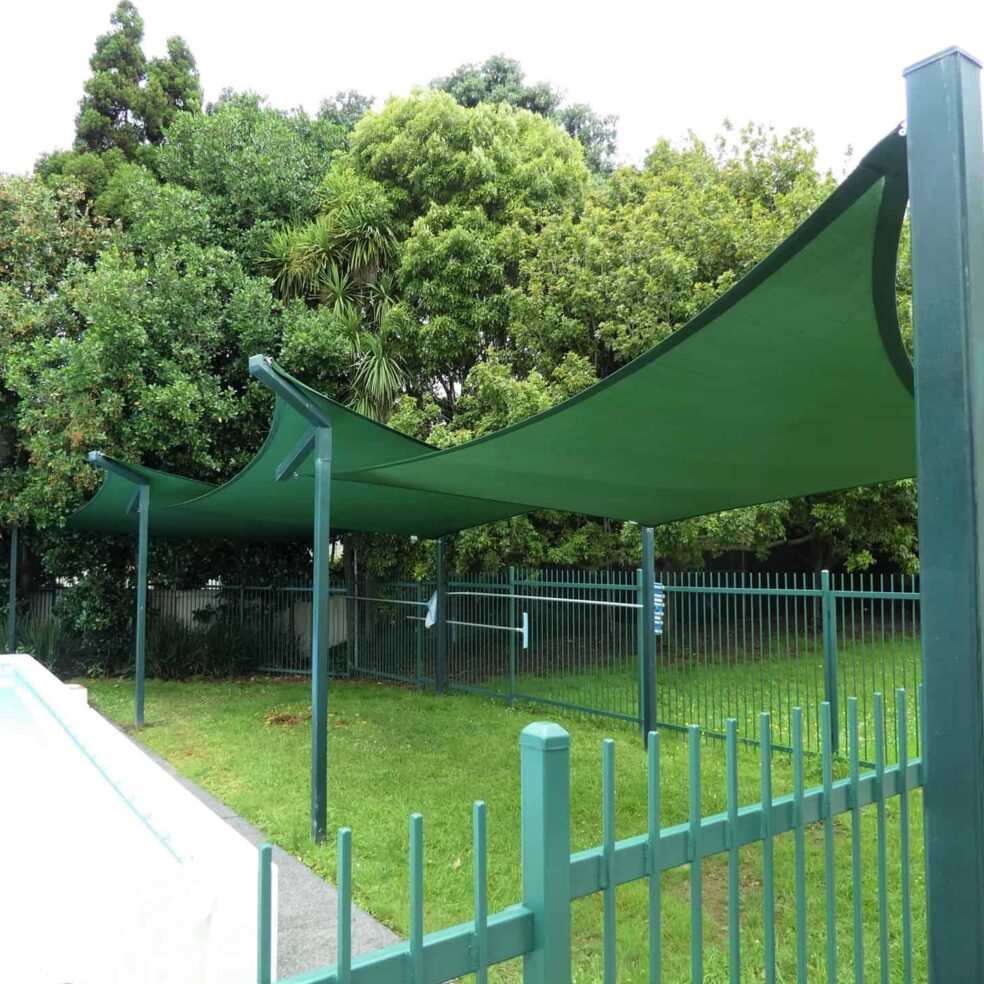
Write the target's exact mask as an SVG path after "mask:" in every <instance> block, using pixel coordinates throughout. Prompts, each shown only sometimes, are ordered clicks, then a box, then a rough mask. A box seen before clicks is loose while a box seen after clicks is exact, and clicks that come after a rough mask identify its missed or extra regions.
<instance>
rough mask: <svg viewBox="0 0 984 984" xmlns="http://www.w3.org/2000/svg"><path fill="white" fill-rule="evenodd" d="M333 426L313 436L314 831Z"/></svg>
mask: <svg viewBox="0 0 984 984" xmlns="http://www.w3.org/2000/svg"><path fill="white" fill-rule="evenodd" d="M330 510H331V428H330V427H318V428H316V430H315V439H314V605H313V613H312V615H313V618H312V623H311V836H312V837H313V838H314V840H315V841H317V842H320V841H322V840H324V837H325V834H326V832H327V829H328V646H329V641H330V639H331V606H330V597H329V577H330V560H331V512H330Z"/></svg>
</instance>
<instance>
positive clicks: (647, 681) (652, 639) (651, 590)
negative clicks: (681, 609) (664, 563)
mask: <svg viewBox="0 0 984 984" xmlns="http://www.w3.org/2000/svg"><path fill="white" fill-rule="evenodd" d="M655 608H656V546H655V534H654V532H653V528H652V527H651V526H643V527H642V708H641V711H642V713H641V715H640V717H641V718H642V738H643V741H644V742H648V741H649V732H650V731H653V730H654V729H655V727H656V626H655Z"/></svg>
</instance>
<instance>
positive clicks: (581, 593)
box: [350, 568, 921, 763]
mask: <svg viewBox="0 0 984 984" xmlns="http://www.w3.org/2000/svg"><path fill="white" fill-rule="evenodd" d="M658 585H659V588H658V590H660V591H662V592H663V593H664V596H665V609H664V616H663V626H662V634H661V635H659V636H658V637H657V644H656V657H655V658H656V670H657V672H656V711H657V714H656V719H657V723H658V724H659V726H660V727H663V728H677V729H686V728H687V727H689V725H691V724H699V725H700V726H701V727H702V728H703V729H704V732H705V734H707V735H709V736H713V737H716V738H723V737H724V734H725V722H726V720H727V719H728V718H734V719H735V720H736V721H737V728H738V735H739V738H740V739H743V740H748V741H757V736H758V721H757V715H758V712H759V711H760V710H761V709H764V710H767V711H769V712H770V713H771V714H772V715H773V720H774V721H775V722H776V726H775V730H774V734H773V742H774V746H775V747H776V748H779V749H787V750H788V749H789V747H790V743H791V733H790V730H789V724H788V714H789V709H790V708H792V707H794V706H797V707H801V708H802V709H803V713H804V735H805V744H806V748H807V749H808V750H812V751H818V750H819V749H820V739H821V734H820V704H821V703H822V702H823V701H827V702H828V703H829V704H830V705H831V713H832V719H833V721H834V722H835V726H834V728H833V731H832V741H833V748H834V751H835V752H836V751H838V750H839V749H840V748H841V747H842V746H843V744H844V742H845V741H846V736H847V727H848V720H847V710H846V699H847V697H848V696H849V695H852V694H861V695H867V694H869V693H872V692H873V691H875V690H881V691H882V692H891V691H892V689H893V688H896V687H903V688H904V687H909V688H911V687H913V686H918V684H919V682H920V679H921V663H920V656H919V589H918V584H917V581H916V579H915V578H912V577H907V576H899V575H849V574H842V575H830V574H827V573H826V572H823V573H822V574H816V575H814V574H805V575H803V574H744V573H692V572H691V573H677V572H664V573H662V574H660V576H659V580H658ZM362 590H363V591H364V592H365V593H362V594H358V595H356V596H354V597H352V598H350V605H351V607H352V609H353V616H352V617H353V620H354V623H355V641H354V652H355V658H354V660H353V662H352V670H353V672H354V673H357V674H359V675H364V676H370V677H374V678H377V679H387V680H395V681H399V682H401V683H410V684H414V685H417V686H428V685H431V684H432V683H433V680H434V659H435V647H434V634H433V632H431V631H429V630H427V629H425V628H424V614H425V609H426V604H427V600H428V599H429V598H430V596H431V594H432V592H433V591H434V584H433V582H414V581H409V580H405V581H395V582H391V583H383V584H377V585H373V586H372V587H371V588H363V589H362ZM448 598H449V622H450V630H449V631H450V637H451V646H450V658H449V665H448V681H449V686H450V687H451V689H456V690H461V691H467V692H471V693H479V694H485V695H487V696H491V697H495V698H498V699H502V700H505V701H508V702H510V703H515V702H517V701H521V702H529V703H536V704H540V705H543V706H545V707H556V708H559V709H563V710H566V711H575V712H580V713H587V714H592V715H599V716H604V717H609V718H615V719H619V720H623V721H627V722H630V723H632V724H635V725H641V722H642V714H641V706H642V701H641V691H642V685H643V679H642V652H643V611H644V608H643V602H644V596H643V589H642V572H641V571H628V572H625V571H604V572H584V571H537V572H520V571H517V570H516V569H514V568H510V569H509V570H508V571H504V572H500V573H497V574H494V575H489V574H484V575H478V576H475V577H471V578H459V579H457V580H453V581H451V582H450V584H449V591H448ZM524 614H525V615H526V617H527V622H528V627H529V632H528V646H527V648H525V649H524V648H523V640H522V637H521V635H520V634H519V633H518V632H517V631H516V630H517V629H518V628H519V627H520V626H521V623H522V618H523V615H524ZM910 716H911V720H910V728H909V731H910V734H912V735H914V736H916V737H915V738H914V751H915V753H916V754H918V751H919V745H918V734H919V728H918V709H916V708H912V709H911V710H910ZM895 727H896V725H895V713H894V708H890V709H889V714H888V731H887V735H888V740H889V741H891V740H893V739H894V735H895ZM859 729H860V735H861V758H862V761H864V762H868V763H870V762H873V761H874V725H873V721H872V707H871V702H870V700H868V698H867V697H866V696H863V697H862V698H861V704H860V713H859Z"/></svg>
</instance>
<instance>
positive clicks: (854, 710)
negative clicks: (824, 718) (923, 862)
mask: <svg viewBox="0 0 984 984" xmlns="http://www.w3.org/2000/svg"><path fill="white" fill-rule="evenodd" d="M903 711H904V708H903ZM847 721H848V724H847V732H848V758H849V761H850V768H851V787H852V788H856V787H857V784H858V780H859V779H860V778H861V765H860V754H861V753H860V749H859V747H858V699H857V697H851V698H849V699H848V702H847ZM904 727H905V724H904V722H903V729H904ZM899 761H900V762H901V763H902V772H903V775H904V774H905V763H904V762H903V761H902V760H901V759H900V760H899ZM902 858H903V860H902V863H903V864H906V863H907V855H905V854H903V855H902ZM851 899H852V902H853V903H854V906H853V909H854V980H855V984H863V982H864V932H863V919H862V899H861V805H860V804H859V803H858V802H857V801H856V800H855V801H854V802H853V803H852V804H851Z"/></svg>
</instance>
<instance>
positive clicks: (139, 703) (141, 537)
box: [133, 485, 150, 728]
mask: <svg viewBox="0 0 984 984" xmlns="http://www.w3.org/2000/svg"><path fill="white" fill-rule="evenodd" d="M137 503H138V504H137V511H138V517H137V519H138V523H139V531H138V533H137V651H136V659H135V665H134V671H133V676H134V695H135V696H134V703H135V704H136V723H137V727H138V728H142V727H143V726H144V681H145V679H146V675H147V540H148V536H149V523H150V486H149V485H141V486H139V487H138V488H137Z"/></svg>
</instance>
